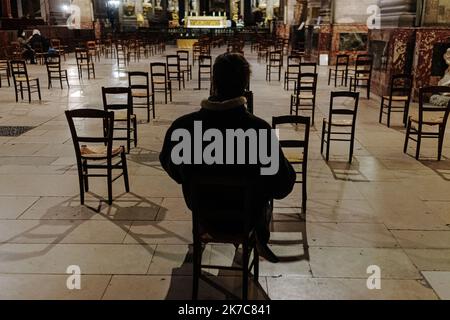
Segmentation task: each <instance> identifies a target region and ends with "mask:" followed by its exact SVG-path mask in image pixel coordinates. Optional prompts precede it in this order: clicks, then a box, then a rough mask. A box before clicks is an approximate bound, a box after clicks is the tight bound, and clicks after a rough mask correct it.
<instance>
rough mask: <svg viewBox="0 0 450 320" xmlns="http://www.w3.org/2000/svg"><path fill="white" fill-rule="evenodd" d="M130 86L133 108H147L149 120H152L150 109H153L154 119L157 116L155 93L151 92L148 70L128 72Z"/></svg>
mask: <svg viewBox="0 0 450 320" xmlns="http://www.w3.org/2000/svg"><path fill="white" fill-rule="evenodd" d="M128 86H129V87H130V88H131V96H132V99H133V109H135V108H145V109H147V122H150V110H151V111H153V119H154V118H155V95H154V94H153V92H150V81H149V76H148V72H143V71H133V72H128Z"/></svg>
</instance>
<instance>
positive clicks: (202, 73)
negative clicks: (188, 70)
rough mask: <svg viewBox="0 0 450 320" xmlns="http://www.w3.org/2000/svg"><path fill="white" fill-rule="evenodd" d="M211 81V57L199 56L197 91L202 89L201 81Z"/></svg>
mask: <svg viewBox="0 0 450 320" xmlns="http://www.w3.org/2000/svg"><path fill="white" fill-rule="evenodd" d="M211 79H212V58H211V56H203V55H201V56H200V57H199V58H198V88H197V89H198V90H201V88H202V81H209V82H210V83H211Z"/></svg>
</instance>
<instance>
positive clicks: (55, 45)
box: [50, 39, 66, 61]
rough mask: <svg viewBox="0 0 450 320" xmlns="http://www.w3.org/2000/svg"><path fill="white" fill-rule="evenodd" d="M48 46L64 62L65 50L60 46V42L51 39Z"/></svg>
mask: <svg viewBox="0 0 450 320" xmlns="http://www.w3.org/2000/svg"><path fill="white" fill-rule="evenodd" d="M50 46H51V47H52V48H53V49H55V50H56V52H57V53H58V54H59V55H60V56H62V57H63V58H64V61H66V50H65V49H64V47H63V46H62V45H61V40H59V39H51V40H50Z"/></svg>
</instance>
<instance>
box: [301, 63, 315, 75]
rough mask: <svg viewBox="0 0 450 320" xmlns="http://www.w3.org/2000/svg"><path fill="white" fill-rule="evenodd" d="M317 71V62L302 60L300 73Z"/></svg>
mask: <svg viewBox="0 0 450 320" xmlns="http://www.w3.org/2000/svg"><path fill="white" fill-rule="evenodd" d="M306 72H308V73H317V63H315V62H300V73H306Z"/></svg>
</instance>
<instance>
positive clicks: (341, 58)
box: [335, 54, 350, 71]
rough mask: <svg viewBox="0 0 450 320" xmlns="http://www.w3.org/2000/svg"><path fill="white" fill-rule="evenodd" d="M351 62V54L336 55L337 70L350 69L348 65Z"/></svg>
mask: <svg viewBox="0 0 450 320" xmlns="http://www.w3.org/2000/svg"><path fill="white" fill-rule="evenodd" d="M349 63H350V56H349V55H348V54H338V55H337V56H336V66H335V67H336V71H337V70H342V69H345V70H348V65H349Z"/></svg>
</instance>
